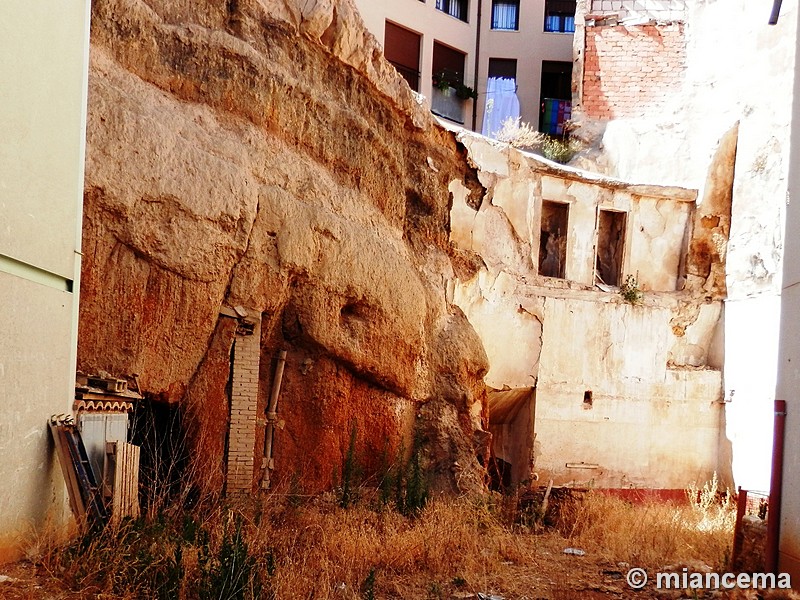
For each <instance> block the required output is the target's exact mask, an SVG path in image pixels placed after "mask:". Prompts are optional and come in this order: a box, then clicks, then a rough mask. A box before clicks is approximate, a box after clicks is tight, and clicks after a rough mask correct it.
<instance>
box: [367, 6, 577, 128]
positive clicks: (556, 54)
mask: <svg viewBox="0 0 800 600" xmlns="http://www.w3.org/2000/svg"><path fill="white" fill-rule="evenodd" d="M481 1H482V5H481V7H480V8H481V19H480V20H481V48H480V57H479V61H480V64H479V65H478V80H477V84H476V82H475V51H476V37H477V30H478V0H470V3H469V22H468V23H464V22H463V21H460V20H458V19H455V18H453V17H451V16H449V15H447V14H445V13H443V12H441V11H438V10H436V8H435V0H426V1H425V2H420V0H355V3H356V6H357V7H358V9H359V11H360V12H361V16H362V18H363V19H364V23H365V24H366V26H367V29H369V30H370V31H371V32H372V33H373V35H375V37H376V38H377V39H378V41H379V42H381V43H383V39H384V27H385V22H386V21H387V20H388V21H392V22H394V23H396V24H398V25H401V26H403V27H406V28H407V29H411V30H412V31H415V32H417V33H419V34H421V35H422V56H421V59H420V62H421V65H420V73H421V74H422V75H421V79H420V92H421V93H422V94H423V95H425V96H426V97H427V98H430V97H431V87H432V86H431V77H430V76H431V71H432V55H433V42H434V40H436V41H439V42H441V43H443V44H445V45H447V46H450V47H452V48H456V49H458V50H460V51H461V52H465V53H466V54H467V61H466V62H467V66H466V73H465V83H467V84H468V85H470V86H472V87H474V88H475V89H476V90H477V91H478V100H477V101H476V102H475V104H476V105H477V106H476V108H477V111H476V113H475V114H476V119H477V121H476V130H477V131H480V129H481V125H482V124H483V111H484V105H485V102H486V82H487V78H488V73H489V58H514V59H516V60H517V84H518V92H517V93H518V96H519V99H520V105H521V112H522V119H523V120H524V121H527V122H530V123H532V124H533V125H534V126H535V127H538V123H539V88H540V84H541V76H542V61H543V60H554V61H564V62H571V61H572V37H573V36H572V35H571V34H563V33H546V32H545V31H544V0H522V1H521V6H520V23H519V31H515V32H508V31H492V29H491V18H492V0H481ZM472 104H473V103H472V101H469V102H467V103H466V105H465V111H464V116H465V126H466V127H468V128H472V116H473V106H472Z"/></svg>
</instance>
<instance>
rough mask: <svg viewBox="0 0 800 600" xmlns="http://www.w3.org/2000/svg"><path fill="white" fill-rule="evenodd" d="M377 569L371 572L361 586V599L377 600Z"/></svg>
mask: <svg viewBox="0 0 800 600" xmlns="http://www.w3.org/2000/svg"><path fill="white" fill-rule="evenodd" d="M375 574H376V571H375V569H374V568H373V569H370V570H369V575H367V578H366V579H365V580H364V583H362V584H361V597H362V598H363V599H364V600H375Z"/></svg>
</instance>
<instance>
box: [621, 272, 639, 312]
mask: <svg viewBox="0 0 800 600" xmlns="http://www.w3.org/2000/svg"><path fill="white" fill-rule="evenodd" d="M619 293H620V295H621V296H622V299H623V300H625V302H627V303H628V304H633V305H636V304H641V303H642V298H643V294H642V290H640V289H639V282H638V281H637V280H636V277H634V276H633V275H628V276H627V277H626V278H625V282H624V283H623V284H622V285H621V286H620V288H619Z"/></svg>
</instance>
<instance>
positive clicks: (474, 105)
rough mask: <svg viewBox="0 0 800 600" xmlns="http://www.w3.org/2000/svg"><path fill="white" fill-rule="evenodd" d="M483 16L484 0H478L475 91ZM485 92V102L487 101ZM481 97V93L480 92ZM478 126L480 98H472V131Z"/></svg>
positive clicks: (479, 66) (479, 59)
mask: <svg viewBox="0 0 800 600" xmlns="http://www.w3.org/2000/svg"><path fill="white" fill-rule="evenodd" d="M482 16H483V0H478V23H477V25H478V27H477V29H476V32H477V33H476V34H475V79H474V80H473V85H474V86H475V91H476V92H477V91H478V74H479V72H480V71H479V70H480V68H481V21H482ZM485 95H486V94H485V93H484V102H486V98H485ZM478 97H480V93H479V94H478ZM477 126H478V100H477V98H476V99H473V100H472V131H475V128H476V127H477Z"/></svg>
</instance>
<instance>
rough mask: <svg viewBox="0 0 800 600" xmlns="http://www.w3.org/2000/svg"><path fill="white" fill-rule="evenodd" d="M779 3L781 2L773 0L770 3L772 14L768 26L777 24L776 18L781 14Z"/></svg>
mask: <svg viewBox="0 0 800 600" xmlns="http://www.w3.org/2000/svg"><path fill="white" fill-rule="evenodd" d="M781 2H782V0H773V2H772V14H771V15H770V16H769V24H770V25H777V24H778V17H779V16H780V14H781Z"/></svg>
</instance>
